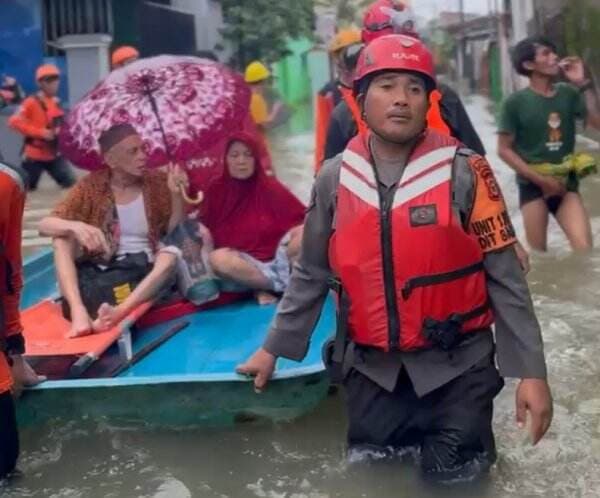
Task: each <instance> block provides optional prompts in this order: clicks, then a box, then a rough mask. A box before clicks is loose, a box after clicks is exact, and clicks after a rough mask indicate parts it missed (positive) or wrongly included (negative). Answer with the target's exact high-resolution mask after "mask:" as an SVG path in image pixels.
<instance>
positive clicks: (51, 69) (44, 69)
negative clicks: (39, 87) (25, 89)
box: [35, 64, 60, 81]
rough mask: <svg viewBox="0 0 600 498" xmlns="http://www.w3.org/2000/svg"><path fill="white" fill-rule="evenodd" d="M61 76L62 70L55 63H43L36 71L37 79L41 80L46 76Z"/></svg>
mask: <svg viewBox="0 0 600 498" xmlns="http://www.w3.org/2000/svg"><path fill="white" fill-rule="evenodd" d="M59 76H60V71H59V69H58V68H57V67H56V66H55V65H54V64H42V65H41V66H40V67H38V68H37V69H36V71H35V81H40V80H43V79H44V78H58V77H59Z"/></svg>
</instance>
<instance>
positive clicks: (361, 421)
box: [238, 35, 552, 481]
mask: <svg viewBox="0 0 600 498" xmlns="http://www.w3.org/2000/svg"><path fill="white" fill-rule="evenodd" d="M356 72H357V74H356V78H355V82H354V92H355V95H356V96H357V100H358V102H359V104H360V106H361V109H362V112H363V115H364V118H365V122H366V124H367V126H368V132H367V134H366V135H364V136H361V135H357V136H356V137H355V138H353V139H352V140H351V142H350V143H349V144H348V146H347V147H346V149H345V151H344V153H343V154H341V155H339V156H337V157H336V158H334V159H333V160H331V161H329V162H326V163H325V165H324V166H323V168H322V169H321V172H320V173H319V175H318V176H317V178H316V181H315V185H314V189H313V193H312V198H311V202H310V205H309V208H308V211H307V217H306V220H305V225H304V226H305V228H304V236H303V242H302V250H301V255H300V258H299V260H298V262H297V263H296V266H295V267H294V272H293V273H292V277H291V281H290V284H289V286H288V288H287V290H286V292H285V294H284V296H283V298H282V301H281V303H280V305H279V310H278V313H277V316H276V318H275V321H274V323H273V325H272V328H271V330H270V331H269V334H268V336H267V338H266V340H265V342H264V344H263V346H262V348H260V349H259V350H258V351H257V352H256V353H254V355H253V356H252V357H250V358H249V359H248V360H247V361H246V363H244V364H243V365H240V366H239V367H238V372H239V373H242V374H246V375H251V376H254V377H255V379H254V386H255V388H256V389H257V390H258V391H261V390H263V389H265V387H266V385H267V382H268V380H269V378H270V377H271V375H272V373H273V370H274V368H275V363H276V360H277V358H278V357H285V358H290V359H293V360H301V359H302V358H303V357H304V355H305V354H306V352H307V349H308V343H309V340H310V336H311V333H312V330H313V328H314V326H315V324H316V322H317V320H318V318H319V314H320V312H321V308H322V306H323V303H324V301H325V298H326V296H327V294H328V290H329V287H330V283H331V282H335V284H334V287H336V288H337V290H338V293H339V294H341V296H340V297H341V298H340V299H339V309H340V313H339V315H338V334H337V337H336V341H335V344H336V346H335V349H334V352H333V357H332V363H333V365H331V363H330V365H331V366H332V367H336V366H337V367H339V370H338V371H339V372H340V373H341V375H342V379H343V383H344V386H345V388H346V392H347V411H348V418H349V429H348V444H349V447H350V450H351V451H355V450H362V449H369V448H376V449H377V450H378V451H379V450H381V451H387V450H386V448H393V449H397V448H402V447H405V446H414V445H419V446H420V449H421V458H420V465H421V468H422V471H423V473H424V474H425V475H426V476H428V477H431V478H434V479H436V480H438V481H454V480H456V479H471V478H474V477H476V476H478V475H479V474H481V473H483V472H485V471H487V469H489V467H490V466H491V465H492V464H493V462H494V461H495V460H496V450H495V444H494V435H493V433H492V425H491V424H492V412H493V399H494V397H495V396H496V395H497V394H498V392H499V391H500V390H501V389H502V387H503V378H504V377H514V378H518V379H520V383H519V384H518V387H517V392H516V409H517V423H518V425H519V426H520V427H524V426H525V423H526V419H527V418H528V417H529V418H530V431H531V438H532V441H533V443H537V442H538V441H539V440H540V439H541V438H542V437H543V435H544V434H545V433H546V431H547V430H548V428H549V426H550V422H551V419H552V399H551V395H550V389H549V387H548V384H547V381H546V365H545V359H544V352H543V343H542V337H541V331H540V327H539V324H538V321H537V319H536V316H535V314H534V311H533V306H532V302H531V298H530V295H529V290H528V288H527V283H526V281H525V277H524V274H523V271H522V270H521V267H520V265H519V261H518V259H517V256H516V254H515V250H514V247H513V246H514V244H515V236H514V230H513V227H512V224H511V220H510V217H509V216H508V213H507V210H506V206H505V203H504V199H503V197H502V193H501V191H500V189H499V187H498V184H497V183H496V181H495V179H494V175H493V173H492V170H491V168H490V166H489V164H488V163H487V161H486V160H485V158H483V157H482V156H480V155H478V154H476V153H474V152H473V151H471V150H469V149H466V148H464V147H463V146H462V144H460V142H458V141H457V140H456V139H454V138H452V137H449V136H447V135H444V134H441V133H439V132H437V131H435V130H431V129H427V125H426V120H425V116H426V114H427V111H428V107H429V100H428V96H429V93H430V92H431V91H433V90H434V88H435V79H434V69H433V62H432V56H431V53H430V52H429V51H428V50H427V48H426V47H425V46H424V45H423V44H422V43H421V42H420V41H419V40H417V39H415V38H412V37H407V36H403V35H389V36H385V37H381V38H378V39H377V40H375V41H373V42H372V43H371V44H370V45H368V46H367V47H366V48H365V49H364V50H363V52H362V53H361V56H360V59H359V62H358V66H357V71H356ZM332 277H333V279H332ZM494 322H495V338H496V339H495V343H494V336H493V335H492V331H491V325H492V323H494ZM346 332H347V337H348V339H347V346H346V347H344V345H345V343H346ZM495 359H496V360H497V362H498V365H499V368H500V371H499V372H498V370H497V369H496V366H495V361H494V360H495ZM332 370H333V371H335V369H332Z"/></svg>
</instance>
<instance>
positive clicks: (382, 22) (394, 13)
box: [362, 0, 419, 43]
mask: <svg viewBox="0 0 600 498" xmlns="http://www.w3.org/2000/svg"><path fill="white" fill-rule="evenodd" d="M391 34H397V35H398V34H401V35H409V36H413V37H415V38H419V34H418V33H417V32H416V31H415V18H414V15H413V12H412V10H411V9H410V7H409V6H408V5H406V4H405V3H404V2H403V1H402V0H377V1H376V2H374V3H372V4H371V5H370V6H369V8H368V9H367V10H366V11H365V15H364V17H363V29H362V41H363V43H371V42H372V41H373V40H375V39H376V38H379V37H380V36H385V35H391Z"/></svg>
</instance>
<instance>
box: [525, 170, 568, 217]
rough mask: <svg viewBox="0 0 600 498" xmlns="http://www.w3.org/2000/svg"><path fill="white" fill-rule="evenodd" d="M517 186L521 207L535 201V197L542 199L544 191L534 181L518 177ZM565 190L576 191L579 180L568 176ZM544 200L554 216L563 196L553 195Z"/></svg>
mask: <svg viewBox="0 0 600 498" xmlns="http://www.w3.org/2000/svg"><path fill="white" fill-rule="evenodd" d="M517 186H518V188H519V207H523V206H524V205H525V204H527V203H529V202H532V201H535V200H536V199H544V193H543V192H542V189H541V188H540V187H538V186H537V185H536V184H535V183H531V182H529V181H526V180H521V179H518V180H517ZM567 191H568V192H576V193H577V192H579V182H578V180H577V178H571V177H569V179H568V180H567ZM544 200H545V201H546V206H547V207H548V211H549V212H550V213H552V214H553V215H554V216H556V213H557V212H558V210H559V208H560V205H561V204H562V201H563V197H562V196H558V195H555V196H552V197H548V198H547V199H544Z"/></svg>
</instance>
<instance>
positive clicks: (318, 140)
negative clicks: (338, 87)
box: [315, 93, 335, 173]
mask: <svg viewBox="0 0 600 498" xmlns="http://www.w3.org/2000/svg"><path fill="white" fill-rule="evenodd" d="M334 108H335V103H334V101H333V95H331V94H330V93H326V94H321V93H319V94H317V102H316V107H315V173H318V172H319V170H320V169H321V165H322V164H323V161H324V160H325V143H326V142H327V129H328V128H329V120H330V119H331V113H332V112H333V109H334Z"/></svg>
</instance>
